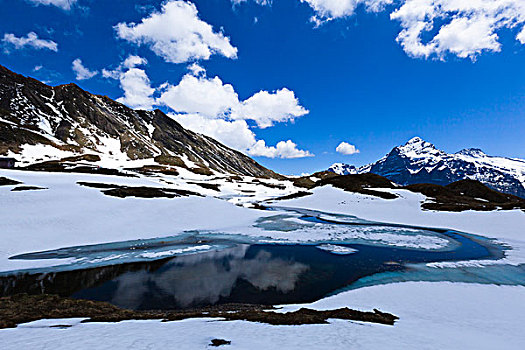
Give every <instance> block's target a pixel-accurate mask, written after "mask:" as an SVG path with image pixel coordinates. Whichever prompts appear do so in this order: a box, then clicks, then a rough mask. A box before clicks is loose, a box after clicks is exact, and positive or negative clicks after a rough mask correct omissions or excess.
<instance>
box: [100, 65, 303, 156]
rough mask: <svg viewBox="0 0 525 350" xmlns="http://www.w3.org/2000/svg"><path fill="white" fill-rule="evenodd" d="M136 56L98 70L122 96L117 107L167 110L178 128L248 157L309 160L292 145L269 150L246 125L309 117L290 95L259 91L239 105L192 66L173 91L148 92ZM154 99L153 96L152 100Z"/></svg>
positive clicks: (229, 91)
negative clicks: (118, 89) (112, 82)
mask: <svg viewBox="0 0 525 350" xmlns="http://www.w3.org/2000/svg"><path fill="white" fill-rule="evenodd" d="M146 63H147V62H146V60H145V59H144V58H142V57H139V56H129V57H128V58H126V60H124V61H123V62H122V63H121V64H119V65H118V66H117V67H116V68H115V69H113V70H106V69H103V70H102V75H103V76H104V77H106V78H112V79H116V80H118V81H119V82H120V86H121V88H122V90H123V91H124V96H123V97H121V98H119V99H117V101H119V102H121V103H124V104H126V105H128V106H130V107H132V108H141V109H152V108H153V107H154V106H165V107H168V108H169V109H170V110H171V111H172V112H170V113H169V114H168V115H169V116H170V117H171V118H173V119H175V120H176V121H178V122H179V123H180V124H181V125H182V126H183V127H185V128H187V129H189V130H192V131H194V132H197V133H201V134H204V135H207V136H210V137H213V138H214V139H216V140H218V141H220V142H222V143H223V144H225V145H226V146H229V147H231V148H234V149H236V150H238V151H241V152H244V153H246V154H249V155H252V156H261V157H269V158H301V157H311V156H313V154H311V153H310V152H308V151H306V150H301V149H299V148H298V147H297V145H296V144H295V143H294V142H292V141H291V140H287V141H280V142H278V143H277V144H276V145H275V146H268V145H266V142H265V141H264V140H258V139H257V137H256V135H255V133H254V132H253V130H252V128H251V127H250V125H249V124H248V121H252V122H253V123H252V124H255V125H256V126H258V127H261V128H265V127H269V126H271V125H273V123H277V122H284V121H288V120H293V119H294V118H296V117H299V116H302V115H304V114H306V113H308V111H307V110H306V109H305V108H304V107H302V106H301V105H300V104H299V101H298V99H297V98H296V97H295V94H294V93H293V91H290V90H288V89H286V88H283V89H280V90H277V91H275V92H267V91H259V92H257V93H256V94H254V95H253V96H252V97H250V98H248V99H246V100H244V101H240V100H239V96H238V94H237V92H236V91H235V89H234V88H233V86H232V85H231V84H226V83H223V81H222V80H221V79H220V78H219V77H213V78H209V77H207V76H206V71H205V70H204V68H202V67H201V66H199V65H197V64H195V63H194V64H192V65H190V66H189V67H188V69H189V73H187V74H185V75H184V76H183V77H182V78H181V80H180V82H179V83H178V84H177V85H172V84H169V83H164V84H162V85H160V86H158V87H156V88H155V87H152V85H151V82H150V80H149V78H148V76H147V74H146V72H145V71H144V70H143V69H141V68H139V67H138V66H141V65H144V64H146ZM154 96H158V97H157V98H155V97H154Z"/></svg>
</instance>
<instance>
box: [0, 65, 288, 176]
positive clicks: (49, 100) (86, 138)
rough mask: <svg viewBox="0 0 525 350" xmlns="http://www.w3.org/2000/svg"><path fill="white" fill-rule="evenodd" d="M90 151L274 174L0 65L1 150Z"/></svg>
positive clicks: (45, 155)
mask: <svg viewBox="0 0 525 350" xmlns="http://www.w3.org/2000/svg"><path fill="white" fill-rule="evenodd" d="M82 154H94V155H98V156H99V157H100V158H101V162H102V163H103V164H104V165H105V166H107V165H109V166H110V167H111V166H130V164H135V165H137V164H144V163H149V164H164V165H173V166H182V167H186V168H194V169H201V170H202V169H204V170H203V171H216V172H220V173H229V174H238V175H247V176H256V177H276V176H278V175H277V174H276V173H274V172H273V171H271V170H268V169H266V168H265V167H263V166H261V165H260V164H258V163H257V162H255V161H254V160H253V159H251V158H250V157H248V156H246V155H244V154H242V153H240V152H238V151H235V150H233V149H231V148H228V147H226V146H224V145H223V144H221V143H219V142H218V141H216V140H214V139H212V138H210V137H207V136H204V135H201V134H198V133H194V132H192V131H189V130H186V129H184V128H183V127H182V126H181V125H180V124H179V123H177V122H176V121H175V120H173V119H171V118H170V117H168V116H167V115H166V114H164V113H163V112H162V111H160V110H155V111H144V110H133V109H131V108H128V107H126V106H125V105H123V104H121V103H118V102H116V101H113V100H112V99H110V98H108V97H106V96H99V95H94V94H91V93H89V92H87V91H84V90H82V89H81V88H80V87H78V86H77V85H75V84H67V85H60V86H54V87H53V86H48V85H46V84H44V83H41V82H40V81H38V80H35V79H33V78H29V77H25V76H22V75H19V74H16V73H14V72H12V71H10V70H9V69H7V68H5V67H3V66H0V155H4V156H15V157H16V158H17V159H18V160H20V161H23V162H25V163H33V162H37V161H42V160H50V159H60V158H65V157H71V156H78V155H82Z"/></svg>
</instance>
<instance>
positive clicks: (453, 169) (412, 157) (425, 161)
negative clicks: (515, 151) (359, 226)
mask: <svg viewBox="0 0 525 350" xmlns="http://www.w3.org/2000/svg"><path fill="white" fill-rule="evenodd" d="M347 169H349V170H348V172H346V170H347ZM329 170H330V171H332V172H334V173H337V174H339V175H346V174H356V173H358V174H363V173H369V172H370V173H374V174H377V175H381V176H384V177H386V178H388V179H390V180H391V181H394V182H395V183H398V184H400V185H403V186H405V185H411V184H417V183H430V184H436V185H442V186H445V185H448V184H450V183H452V182H455V181H459V180H464V179H470V180H477V181H479V182H481V183H483V184H485V185H487V186H488V187H490V188H493V189H495V190H497V191H500V192H503V193H508V194H512V195H516V196H519V197H522V198H525V160H523V159H517V158H505V157H494V156H489V155H487V154H485V153H484V152H483V151H482V150H480V149H477V148H468V149H463V150H461V151H459V152H456V153H446V152H444V151H442V150H440V149H437V148H436V147H435V146H434V145H433V144H431V143H430V142H427V141H424V140H422V139H421V138H419V137H414V138H412V139H411V140H409V141H408V142H407V143H406V144H404V145H401V146H397V147H394V148H393V149H392V150H391V151H390V152H389V153H388V154H387V155H386V156H385V157H383V158H381V159H380V160H378V161H377V162H375V163H372V164H368V165H365V166H362V167H360V168H357V169H356V168H355V167H353V166H348V165H345V164H342V163H336V164H334V165H332V166H331V167H330V168H329Z"/></svg>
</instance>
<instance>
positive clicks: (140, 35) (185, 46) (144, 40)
mask: <svg viewBox="0 0 525 350" xmlns="http://www.w3.org/2000/svg"><path fill="white" fill-rule="evenodd" d="M115 30H116V32H117V36H118V37H119V38H121V39H124V40H127V41H129V42H132V43H135V44H138V45H148V46H149V47H150V48H151V50H153V52H154V53H155V54H157V55H158V56H160V57H162V58H164V59H165V60H166V61H167V62H171V63H183V62H188V61H192V60H200V59H204V60H207V59H209V58H210V56H211V55H212V54H219V55H223V56H225V57H228V58H236V57H237V48H235V47H234V46H232V45H231V43H230V39H229V38H228V37H226V36H224V35H223V34H222V33H221V32H214V31H213V28H212V26H211V25H210V24H208V23H206V22H204V21H202V20H201V19H200V18H199V16H198V11H197V8H196V7H195V5H194V4H192V3H190V2H186V1H180V0H171V1H168V2H165V3H164V4H163V5H162V9H161V11H159V12H153V13H151V14H150V15H149V17H145V18H143V19H142V21H141V22H140V23H129V24H128V23H119V24H117V25H116V26H115Z"/></svg>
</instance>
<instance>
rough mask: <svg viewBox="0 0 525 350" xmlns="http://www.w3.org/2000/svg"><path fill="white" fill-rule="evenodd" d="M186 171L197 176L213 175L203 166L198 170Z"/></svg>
mask: <svg viewBox="0 0 525 350" xmlns="http://www.w3.org/2000/svg"><path fill="white" fill-rule="evenodd" d="M188 170H189V171H191V172H192V173H194V174H197V175H206V176H210V175H213V171H211V170H210V169H209V168H208V167H206V166H204V165H203V166H200V167H198V168H189V169H188Z"/></svg>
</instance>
